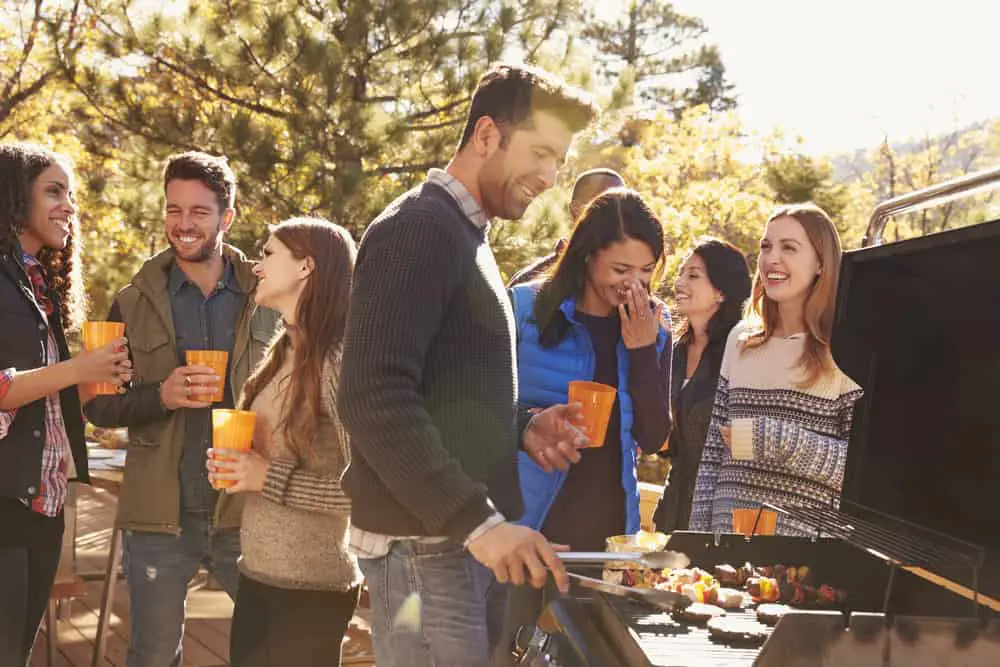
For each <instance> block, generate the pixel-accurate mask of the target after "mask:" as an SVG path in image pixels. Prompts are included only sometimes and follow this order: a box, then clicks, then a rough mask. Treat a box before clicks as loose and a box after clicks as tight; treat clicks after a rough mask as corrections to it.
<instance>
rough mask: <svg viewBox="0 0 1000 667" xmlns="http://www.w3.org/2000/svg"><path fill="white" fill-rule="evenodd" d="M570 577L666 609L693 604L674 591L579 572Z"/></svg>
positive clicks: (583, 583)
mask: <svg viewBox="0 0 1000 667" xmlns="http://www.w3.org/2000/svg"><path fill="white" fill-rule="evenodd" d="M569 578H570V580H571V581H573V582H575V583H577V584H579V585H580V586H583V587H584V588H589V589H591V590H595V591H600V592H601V593H607V594H608V595H615V596H617V597H622V598H629V599H630V600H638V601H640V602H644V603H646V604H648V605H650V606H652V607H655V608H657V609H663V610H665V611H674V610H677V609H684V608H685V607H687V606H688V605H689V604H691V599H690V598H688V597H687V596H686V595H681V594H680V593H674V592H673V591H661V590H659V589H657V588H636V587H633V586H619V585H618V584H609V583H608V582H606V581H601V580H600V579H594V578H593V577H585V576H583V575H582V574H577V573H575V572H570V573H569Z"/></svg>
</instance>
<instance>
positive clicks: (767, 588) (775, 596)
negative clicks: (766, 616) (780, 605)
mask: <svg viewBox="0 0 1000 667" xmlns="http://www.w3.org/2000/svg"><path fill="white" fill-rule="evenodd" d="M747 592H748V593H749V594H750V595H751V596H752V597H753V599H754V600H755V601H758V602H777V601H778V600H779V599H780V598H781V589H780V588H779V587H778V580H777V579H772V578H771V577H750V578H749V579H747Z"/></svg>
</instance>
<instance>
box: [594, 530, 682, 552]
mask: <svg viewBox="0 0 1000 667" xmlns="http://www.w3.org/2000/svg"><path fill="white" fill-rule="evenodd" d="M669 540H670V536H669V535H667V534H666V533H658V532H657V533H651V532H649V531H646V530H640V531H639V532H638V533H635V534H634V535H612V536H611V537H609V538H607V539H606V540H605V541H604V544H605V548H606V549H607V551H608V552H609V553H622V552H639V553H649V552H651V551H663V550H664V549H666V548H667V542H668V541H669Z"/></svg>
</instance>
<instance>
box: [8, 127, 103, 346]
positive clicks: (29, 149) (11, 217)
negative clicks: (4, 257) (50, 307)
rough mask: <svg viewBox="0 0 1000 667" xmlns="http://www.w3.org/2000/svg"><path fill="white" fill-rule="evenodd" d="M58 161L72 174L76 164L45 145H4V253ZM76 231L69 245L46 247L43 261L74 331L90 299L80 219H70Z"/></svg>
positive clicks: (14, 243) (10, 249)
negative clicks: (40, 182) (38, 184)
mask: <svg viewBox="0 0 1000 667" xmlns="http://www.w3.org/2000/svg"><path fill="white" fill-rule="evenodd" d="M54 164H58V165H59V166H61V167H62V168H63V169H64V170H65V171H66V173H67V174H69V175H70V177H72V174H73V167H72V164H71V162H70V160H69V158H68V157H66V156H65V155H61V154H59V153H55V152H53V151H50V150H49V149H47V148H43V147H42V146H37V145H35V144H27V143H7V144H0V252H5V253H10V252H14V248H15V247H16V246H17V243H18V240H17V239H18V235H19V234H20V233H21V232H22V231H24V226H25V225H26V224H27V223H28V216H29V215H30V210H29V209H30V206H31V188H32V186H33V185H34V183H35V180H36V179H37V178H38V177H39V176H40V175H41V173H42V172H43V171H45V170H46V169H48V168H49V167H51V166H52V165H54ZM70 224H71V225H72V231H71V233H70V235H69V239H68V240H67V241H66V247H65V248H62V249H59V250H55V249H52V248H42V249H41V251H40V252H39V253H38V257H37V258H36V259H38V261H39V263H40V264H41V265H42V266H43V267H44V269H45V270H44V273H45V281H46V283H47V284H48V286H49V289H51V290H52V291H53V292H55V293H56V295H57V296H58V298H59V308H60V313H59V314H60V316H61V318H62V324H63V329H64V330H66V331H71V330H73V329H75V328H76V327H77V326H78V325H79V324H80V322H82V321H83V317H84V310H85V304H86V298H85V297H84V291H83V276H82V273H81V270H80V269H81V267H80V220H79V218H78V216H75V215H74V216H73V217H72V218H71V220H70Z"/></svg>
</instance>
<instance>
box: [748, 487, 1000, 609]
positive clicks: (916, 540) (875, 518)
mask: <svg viewBox="0 0 1000 667" xmlns="http://www.w3.org/2000/svg"><path fill="white" fill-rule="evenodd" d="M761 506H762V507H766V508H769V509H772V510H774V511H776V512H780V513H782V514H785V515H787V516H789V517H792V518H794V519H797V520H798V521H800V522H804V523H806V524H807V525H809V526H812V527H813V529H814V530H815V534H816V536H817V537H819V536H821V535H825V536H830V537H835V538H839V539H841V540H843V541H845V542H847V543H848V544H851V545H852V546H854V547H856V548H858V549H861V550H863V551H866V552H867V553H869V554H871V555H872V556H875V557H876V558H879V559H881V560H883V561H885V562H886V563H889V564H890V565H892V566H894V567H893V569H892V571H891V573H890V578H889V585H888V588H887V590H886V595H885V602H884V605H883V610H882V611H883V612H887V611H888V603H889V594H890V592H891V588H892V585H893V576H892V575H893V574H894V573H895V568H897V567H902V568H905V569H908V570H910V571H911V572H913V573H914V574H917V575H918V576H921V577H923V578H925V579H927V580H928V581H930V582H932V583H935V584H937V585H939V586H943V587H946V588H949V589H950V590H952V591H953V592H955V593H957V594H959V595H962V596H963V597H967V598H968V599H969V600H971V601H972V604H973V606H972V611H973V614H978V613H979V611H980V609H979V605H980V604H985V605H986V606H990V607H993V608H994V610H996V611H1000V601H997V600H993V599H991V598H987V597H981V596H980V593H979V584H980V580H979V577H980V573H981V569H982V567H983V563H984V560H985V556H986V551H985V550H984V549H983V548H982V547H980V546H978V545H975V544H971V543H969V542H965V541H963V540H959V539H957V538H954V537H951V536H949V535H945V534H943V533H940V532H937V531H934V530H931V529H929V528H925V527H922V526H917V525H915V524H912V523H909V522H907V521H904V520H902V519H899V518H897V517H893V516H890V515H888V514H884V513H882V512H878V511H877V510H874V509H871V508H868V507H865V506H863V505H859V504H856V503H851V502H849V501H846V500H844V501H842V502H841V507H842V508H843V509H845V510H848V511H849V512H851V513H850V514H847V513H844V512H842V511H840V510H838V509H834V508H830V507H823V506H818V505H813V506H802V507H779V506H777V505H772V504H771V503H762V504H761ZM944 577H950V578H951V579H954V580H955V581H951V580H950V579H947V578H944ZM956 581H957V582H960V583H959V584H956V583H955V582H956ZM963 584H964V586H963Z"/></svg>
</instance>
